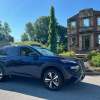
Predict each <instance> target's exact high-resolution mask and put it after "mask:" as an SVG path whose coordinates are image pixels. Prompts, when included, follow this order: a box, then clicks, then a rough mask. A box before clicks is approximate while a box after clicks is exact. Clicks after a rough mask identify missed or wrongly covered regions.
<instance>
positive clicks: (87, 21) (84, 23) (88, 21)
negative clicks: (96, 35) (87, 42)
mask: <svg viewBox="0 0 100 100" xmlns="http://www.w3.org/2000/svg"><path fill="white" fill-rule="evenodd" d="M83 26H85V27H89V26H90V19H88V18H86V19H83Z"/></svg>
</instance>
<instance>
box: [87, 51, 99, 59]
mask: <svg viewBox="0 0 100 100" xmlns="http://www.w3.org/2000/svg"><path fill="white" fill-rule="evenodd" d="M96 55H97V51H95V50H93V51H91V52H90V53H89V54H88V56H87V58H88V60H91V59H92V57H93V56H96Z"/></svg>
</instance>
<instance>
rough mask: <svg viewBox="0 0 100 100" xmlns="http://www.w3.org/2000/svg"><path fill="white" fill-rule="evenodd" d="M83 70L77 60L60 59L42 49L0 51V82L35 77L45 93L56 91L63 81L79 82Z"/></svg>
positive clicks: (4, 49) (11, 47)
mask: <svg viewBox="0 0 100 100" xmlns="http://www.w3.org/2000/svg"><path fill="white" fill-rule="evenodd" d="M84 69H85V67H84V64H83V62H82V61H81V60H79V59H76V58H64V57H60V56H58V55H56V54H54V53H53V52H51V51H49V50H47V49H45V48H42V47H38V46H5V47H2V48H0V81H2V80H4V79H5V78H7V77H6V76H12V75H18V76H24V77H35V78H38V79H41V80H42V81H43V84H44V86H45V87H47V88H48V89H51V90H57V89H60V88H61V87H62V86H63V84H64V83H65V82H66V81H71V82H73V83H77V82H80V81H81V80H82V79H83V78H84V77H85V70H84ZM72 80H73V81H72Z"/></svg>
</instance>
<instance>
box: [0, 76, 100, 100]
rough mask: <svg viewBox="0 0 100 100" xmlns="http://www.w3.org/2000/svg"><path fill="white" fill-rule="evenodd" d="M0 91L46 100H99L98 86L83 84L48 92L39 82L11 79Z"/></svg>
mask: <svg viewBox="0 0 100 100" xmlns="http://www.w3.org/2000/svg"><path fill="white" fill-rule="evenodd" d="M0 89H1V90H7V91H11V92H17V93H21V94H26V95H29V96H34V97H39V98H43V99H47V100H100V86H98V85H93V84H89V83H84V82H81V83H79V84H74V85H69V86H67V85H66V86H64V88H63V89H62V90H60V91H49V90H47V89H45V88H44V87H43V85H42V83H41V82H40V81H39V80H36V79H34V80H33V79H29V78H22V77H20V78H19V77H13V78H12V79H10V80H8V81H6V82H2V83H0Z"/></svg>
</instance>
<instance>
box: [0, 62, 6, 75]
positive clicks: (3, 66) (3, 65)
mask: <svg viewBox="0 0 100 100" xmlns="http://www.w3.org/2000/svg"><path fill="white" fill-rule="evenodd" d="M0 67H1V68H2V69H3V72H4V74H6V67H5V63H4V62H2V61H0Z"/></svg>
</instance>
